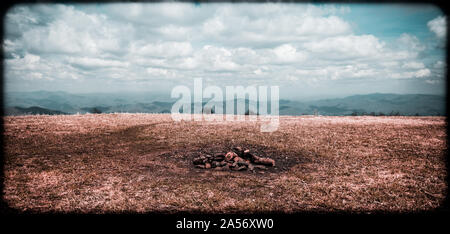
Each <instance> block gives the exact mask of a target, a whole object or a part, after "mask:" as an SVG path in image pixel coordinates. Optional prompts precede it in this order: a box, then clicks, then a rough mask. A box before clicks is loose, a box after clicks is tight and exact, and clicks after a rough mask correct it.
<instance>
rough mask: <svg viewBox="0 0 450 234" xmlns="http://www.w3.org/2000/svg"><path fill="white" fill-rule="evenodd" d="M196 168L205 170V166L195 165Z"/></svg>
mask: <svg viewBox="0 0 450 234" xmlns="http://www.w3.org/2000/svg"><path fill="white" fill-rule="evenodd" d="M195 167H196V168H201V169H205V165H195Z"/></svg>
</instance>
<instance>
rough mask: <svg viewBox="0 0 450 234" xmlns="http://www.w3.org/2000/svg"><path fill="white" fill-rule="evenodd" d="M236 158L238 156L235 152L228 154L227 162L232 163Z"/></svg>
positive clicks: (226, 156)
mask: <svg viewBox="0 0 450 234" xmlns="http://www.w3.org/2000/svg"><path fill="white" fill-rule="evenodd" d="M235 157H237V154H236V153H235V152H231V151H230V152H228V153H227V154H226V155H225V160H227V161H231V160H233V158H235Z"/></svg>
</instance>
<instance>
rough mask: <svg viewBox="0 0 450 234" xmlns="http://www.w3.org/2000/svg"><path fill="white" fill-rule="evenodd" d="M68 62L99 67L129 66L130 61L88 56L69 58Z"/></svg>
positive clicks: (87, 66)
mask: <svg viewBox="0 0 450 234" xmlns="http://www.w3.org/2000/svg"><path fill="white" fill-rule="evenodd" d="M68 62H69V63H71V64H75V65H79V66H82V67H86V68H99V67H128V66H129V63H128V62H121V61H116V60H108V59H99V58H88V57H82V58H79V57H75V58H73V57H72V58H69V59H68Z"/></svg>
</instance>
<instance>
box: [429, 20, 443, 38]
mask: <svg viewBox="0 0 450 234" xmlns="http://www.w3.org/2000/svg"><path fill="white" fill-rule="evenodd" d="M427 26H428V29H429V30H430V31H431V32H433V33H434V34H435V35H436V37H437V38H439V39H444V40H445V38H446V36H447V17H446V16H438V17H436V18H434V19H433V20H430V21H429V22H428V23H427Z"/></svg>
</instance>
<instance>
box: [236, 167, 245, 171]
mask: <svg viewBox="0 0 450 234" xmlns="http://www.w3.org/2000/svg"><path fill="white" fill-rule="evenodd" d="M237 170H238V171H244V170H247V167H246V166H241V167H238V168H237Z"/></svg>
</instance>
